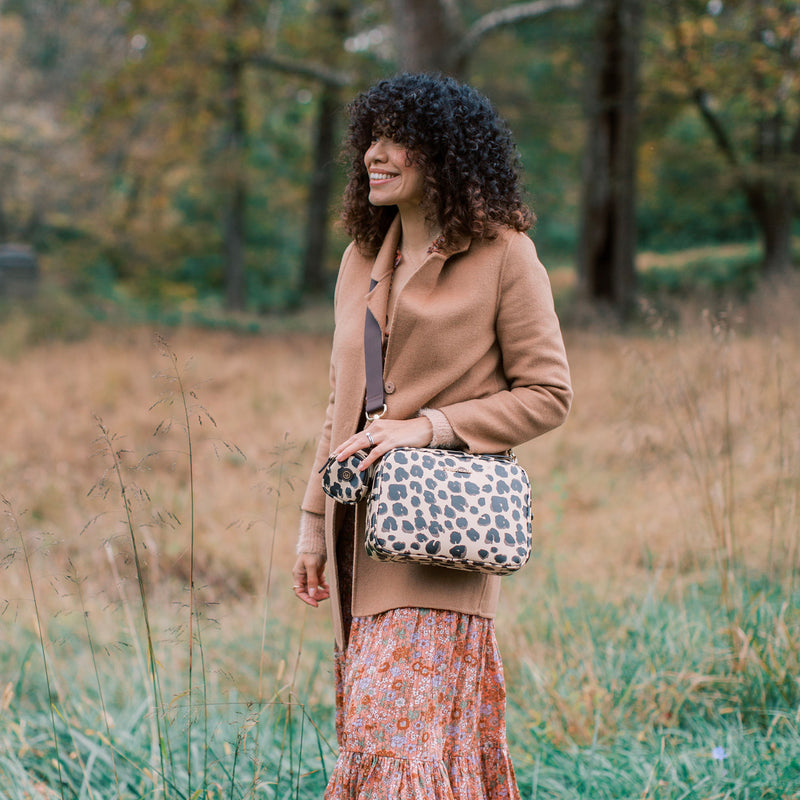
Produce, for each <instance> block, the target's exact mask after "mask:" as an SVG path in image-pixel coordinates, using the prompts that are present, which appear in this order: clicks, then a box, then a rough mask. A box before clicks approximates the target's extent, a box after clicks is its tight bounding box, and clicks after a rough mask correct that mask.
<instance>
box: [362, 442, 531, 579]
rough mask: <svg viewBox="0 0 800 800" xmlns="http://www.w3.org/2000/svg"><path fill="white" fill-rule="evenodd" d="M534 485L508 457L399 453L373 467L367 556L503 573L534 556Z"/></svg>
mask: <svg viewBox="0 0 800 800" xmlns="http://www.w3.org/2000/svg"><path fill="white" fill-rule="evenodd" d="M532 519H533V514H532V509H531V487H530V482H529V481H528V476H527V475H526V474H525V470H524V469H523V468H522V467H521V466H520V465H519V464H518V463H517V462H516V459H514V458H513V456H488V455H472V454H470V453H464V452H461V451H455V450H437V449H433V448H413V447H398V448H396V449H394V450H390V451H389V452H388V453H386V454H385V455H384V456H383V458H382V459H381V460H380V461H379V462H378V464H377V466H376V469H375V474H374V476H373V480H372V490H371V492H370V495H369V503H368V506H367V533H366V548H367V553H368V554H369V555H370V556H371V557H372V558H375V559H377V560H379V561H406V562H408V561H412V562H416V563H422V564H434V565H438V566H441V567H450V568H451V569H460V570H468V571H473V572H488V573H492V574H495V575H507V574H509V573H512V572H516V571H517V570H518V569H520V568H521V567H522V566H524V564H525V563H526V562H527V560H528V558H529V557H530V553H531V525H532Z"/></svg>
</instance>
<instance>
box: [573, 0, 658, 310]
mask: <svg viewBox="0 0 800 800" xmlns="http://www.w3.org/2000/svg"><path fill="white" fill-rule="evenodd" d="M639 3H640V0H602V1H601V2H598V3H597V8H596V15H597V16H596V52H595V55H594V60H593V61H591V62H590V63H591V68H590V71H589V92H588V108H587V117H588V120H587V121H588V133H587V142H586V149H585V155H584V168H583V208H582V214H581V233H580V243H579V247H578V272H579V277H580V285H581V290H582V292H583V294H584V296H586V297H588V298H589V299H590V300H592V301H602V302H606V303H608V304H609V305H610V306H611V307H612V308H613V309H614V310H615V311H616V312H617V313H618V314H619V315H620V316H621V317H623V318H624V317H626V316H627V315H628V314H629V313H630V311H631V308H632V303H633V296H634V289H635V282H636V270H635V255H636V231H635V217H636V210H635V174H636V145H637V141H636V139H637V137H636V130H637V102H636V98H637V84H638V79H637V75H638V61H639V36H640V30H641V19H642V10H641V7H640V4H639Z"/></svg>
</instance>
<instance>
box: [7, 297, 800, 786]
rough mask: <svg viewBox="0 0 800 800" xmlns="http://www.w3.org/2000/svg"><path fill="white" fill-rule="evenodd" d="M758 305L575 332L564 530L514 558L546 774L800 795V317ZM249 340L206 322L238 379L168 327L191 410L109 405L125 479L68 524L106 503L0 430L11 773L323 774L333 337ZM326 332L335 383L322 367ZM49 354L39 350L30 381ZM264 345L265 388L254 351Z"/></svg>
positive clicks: (533, 738) (105, 776) (546, 459)
mask: <svg viewBox="0 0 800 800" xmlns="http://www.w3.org/2000/svg"><path fill="white" fill-rule="evenodd" d="M771 311H774V309H771ZM756 312H757V309H755V310H753V309H751V310H750V311H749V312H748V313H750V314H755V313H756ZM740 317H741V315H740V313H739V312H738V311H736V310H730V311H726V312H725V314H724V315H720V314H718V313H709V314H707V315H705V317H704V322H703V326H702V328H698V329H696V330H686V331H683V332H675V333H666V334H665V333H664V331H663V330H662V331H659V332H658V333H657V334H653V333H652V332H648V333H647V334H646V335H643V336H630V335H629V336H622V335H620V334H618V333H615V332H608V331H603V330H600V331H599V332H598V331H597V330H592V331H589V332H586V333H585V334H584V333H582V332H568V347H569V350H570V355H571V359H572V363H573V371H574V376H575V382H576V389H577V400H576V407H575V409H574V412H573V417H572V419H571V420H570V421H569V422H568V423H567V426H566V427H565V428H564V429H563V432H561V431H559V432H557V433H554V434H550V435H548V436H547V437H544V439H542V440H541V441H540V442H536V443H533V444H532V445H530V446H526V447H524V448H520V451H519V455H520V458H521V459H522V460H523V461H524V462H526V464H527V465H528V466H529V467H530V471H531V473H532V476H533V478H534V485H535V490H536V499H537V543H538V552H537V556H536V558H534V559H533V561H532V562H531V564H530V565H529V567H527V568H526V571H525V572H524V573H523V574H522V575H520V576H516V577H514V578H510V579H507V583H506V584H505V587H504V594H503V598H504V599H503V603H502V606H501V614H500V617H501V618H500V620H499V621H498V635H499V637H500V640H501V648H502V651H503V653H504V660H505V664H506V674H507V684H508V689H509V695H508V724H509V740H510V744H511V749H512V756H513V758H514V760H515V765H516V768H517V774H518V778H519V782H520V786H521V789H522V793H523V797H525V798H536V799H537V800H539V799H541V798H547V799H548V800H550V798H552V800H556V798H558V799H559V800H563V798H586V799H587V800H606V798H607V799H608V800H611V799H612V798H614V800H621V799H622V798H637V799H638V800H645V798H646V799H647V800H651V799H653V800H654V799H655V798H658V800H685V799H686V798H697V799H698V800H700V798H709V800H710V799H711V798H720V800H721V798H757V797H758V798H776V800H777V799H778V798H781V800H786V799H788V798H800V766H799V765H800V732H799V731H800V684H798V674H800V619H798V609H799V608H800V595H799V594H798V581H797V572H798V563H797V557H798V537H799V536H800V533H798V527H797V513H796V510H797V493H798V475H799V474H800V443H798V441H797V437H796V432H797V430H798V429H800V426H799V425H798V409H797V407H796V404H794V403H793V402H792V398H793V397H794V396H796V393H797V390H798V376H797V375H796V374H795V371H793V370H791V369H790V365H791V364H792V363H794V359H795V358H796V357H797V356H798V354H800V348H798V341H797V337H796V335H792V334H791V332H789V333H787V332H786V331H787V329H786V328H783V329H782V330H780V331H778V330H774V331H772V332H770V333H769V334H768V335H766V334H765V335H762V334H757V335H750V333H749V332H748V324H749V323H748V319H747V318H746V317H744V318H740ZM765 327H768V326H765ZM215 342H217V340H215ZM221 342H222V344H217V343H215V344H213V345H208V342H206V346H207V347H210V348H217V349H216V350H215V351H214V352H215V353H216V354H217V360H216V362H215V366H214V369H213V371H215V372H216V373H218V374H219V375H220V381H219V382H220V383H221V389H219V388H217V387H214V386H213V385H212V384H209V383H204V384H202V386H201V383H200V382H199V381H197V380H196V379H194V378H193V373H192V370H193V369H194V367H193V366H192V365H191V364H190V365H186V366H183V365H181V362H180V360H179V359H178V358H177V356H176V355H175V352H174V351H173V350H172V349H171V348H169V347H168V346H167V345H166V343H165V342H163V341H161V342H160V343H159V344H158V348H157V350H158V351H159V352H160V355H159V368H158V369H157V370H156V371H157V373H158V377H157V381H158V384H159V386H160V387H162V389H163V391H162V393H161V394H160V396H159V399H158V401H157V402H156V403H155V404H153V403H151V402H150V401H149V400H148V401H146V402H144V403H143V407H144V408H147V407H150V408H151V409H152V410H153V411H156V412H159V413H164V414H165V416H164V419H162V420H159V421H157V422H156V423H153V422H152V421H147V422H139V421H138V418H136V417H135V416H133V415H131V414H129V415H128V416H127V417H125V416H123V418H122V421H123V422H124V423H125V425H124V426H123V429H126V430H128V431H130V433H129V434H128V436H126V437H123V436H121V435H119V434H117V433H115V432H114V430H115V429H120V427H121V426H120V421H119V419H117V422H116V424H112V423H110V422H108V421H106V420H100V421H99V423H96V424H99V426H100V427H97V429H96V430H97V431H99V434H100V435H99V438H98V442H97V443H98V447H97V458H96V459H94V460H93V463H94V465H95V466H94V470H95V471H97V470H98V467H97V464H98V462H102V465H103V466H102V469H103V470H104V472H103V475H102V477H101V479H100V480H99V481H97V484H96V488H95V489H94V491H93V492H92V494H91V497H90V498H89V500H90V501H91V502H92V503H95V504H96V505H99V506H100V508H99V509H98V508H97V507H96V505H95V506H92V509H93V510H92V512H91V514H92V516H91V518H90V521H89V523H85V522H81V523H80V525H78V529H80V530H81V533H80V534H78V535H76V536H74V537H72V538H70V537H69V536H67V535H66V534H63V535H62V538H61V539H60V540H59V538H58V534H57V533H53V534H51V535H47V534H45V533H43V531H46V530H47V529H48V527H51V526H53V524H54V520H55V519H57V518H59V517H62V518H63V519H64V520H69V521H72V520H73V519H74V518H75V517H76V516H77V514H76V509H83V506H81V505H80V503H81V502H82V498H80V497H79V496H78V495H77V493H75V492H72V494H70V492H69V491H67V490H62V489H60V485H59V484H51V483H47V484H46V485H47V486H48V487H51V488H52V490H53V493H54V495H55V497H57V498H62V501H59V502H56V501H55V500H48V499H47V498H44V499H43V498H42V496H41V495H40V494H37V493H36V491H34V490H35V488H36V483H37V482H42V481H45V480H48V478H47V476H48V475H49V474H50V470H48V469H41V470H38V471H32V470H33V468H32V467H25V466H22V465H21V464H11V466H10V467H8V468H7V467H6V464H7V462H4V461H2V459H0V475H2V476H3V477H4V480H5V482H6V483H8V482H9V476H12V474H13V470H14V469H18V471H19V473H20V476H21V479H20V483H18V484H16V493H18V494H21V495H23V496H25V497H26V498H27V499H26V500H25V503H26V504H27V505H28V508H27V510H20V511H18V510H17V509H15V508H14V504H13V503H12V502H11V500H9V504H8V505H7V506H6V509H7V511H11V512H13V513H12V515H11V516H9V515H8V514H7V515H6V525H5V528H6V532H5V534H4V537H3V539H2V548H3V549H2V551H0V563H1V564H2V566H3V572H2V578H3V582H2V585H3V586H4V587H5V588H4V592H3V596H2V598H1V599H0V625H2V626H3V627H2V635H0V675H2V678H0V798H3V800H5V798H8V799H9V800H20V799H21V798H23V797H24V798H55V797H65V798H73V797H74V798H106V797H108V798H111V797H113V798H139V797H158V798H165V799H166V798H170V800H171V799H172V798H194V797H197V798H200V797H204V798H215V799H216V798H231V799H232V798H237V799H238V798H262V797H263V798H319V797H320V796H321V795H322V789H323V786H324V784H325V782H326V779H327V775H328V774H329V770H330V768H331V765H332V763H333V759H334V757H335V748H334V746H333V708H332V678H331V675H330V653H329V649H330V647H329V639H330V633H329V630H328V628H327V625H326V623H325V622H324V619H325V616H326V615H325V614H324V613H323V614H322V615H319V614H314V613H312V612H309V613H306V609H305V608H304V607H302V608H300V610H298V608H299V607H296V606H294V605H290V599H291V595H290V593H289V592H288V590H287V589H288V585H289V581H288V579H287V580H282V579H281V577H280V572H279V571H284V570H286V569H287V568H288V564H289V562H290V559H291V541H292V539H293V537H294V526H295V523H296V507H295V506H296V502H295V501H296V497H297V491H296V488H295V484H294V481H295V476H296V475H303V474H304V473H305V471H306V469H307V466H308V461H309V459H310V449H309V448H308V447H307V446H306V445H305V444H304V443H303V437H304V436H305V435H306V434H305V431H306V430H307V429H306V428H304V427H303V426H304V425H305V424H306V420H307V418H313V419H312V421H311V422H310V423H308V424H309V426H311V427H313V428H315V427H316V424H317V422H318V419H319V417H320V416H321V409H322V406H323V405H324V398H325V395H326V387H325V385H324V360H325V357H326V352H325V351H326V350H327V342H326V341H319V342H317V341H316V340H314V341H313V342H311V343H310V340H302V339H300V340H298V339H294V340H292V341H291V342H289V341H285V342H284V341H282V340H281V339H272V340H270V341H269V342H268V343H266V344H265V343H263V342H259V341H257V340H245V339H238V338H227V337H226V338H224V339H222V340H221ZM125 346H126V347H127V346H128V343H127V342H126V343H125ZM186 346H193V347H200V339H197V340H196V339H194V338H192V339H191V340H188V338H187V341H186ZM86 347H87V352H91V353H92V354H93V357H98V354H99V353H101V352H102V351H100V350H99V349H92V348H95V347H96V345H95V343H93V342H89V343H88V344H87V345H86ZM298 350H299V352H300V353H301V355H302V358H301V357H300V356H298ZM242 351H244V352H245V353H246V356H245V358H244V361H241V360H237V359H239V358H240V356H241V352H242ZM71 352H73V353H74V352H77V351H71ZM204 352H211V349H209V350H205V351H204ZM34 356H35V357H39V356H38V355H36V354H34ZM60 356H61V357H62V358H63V353H61V354H60ZM41 357H42V358H43V357H44V354H41ZM134 358H136V355H135V353H132V354H131V359H134ZM262 359H263V361H262ZM301 361H302V363H303V367H304V368H303V369H296V370H292V369H291V368H290V367H291V365H295V366H297V364H299V363H300V362H301ZM317 361H318V362H319V363H318V364H317V366H323V369H321V370H319V372H320V374H321V375H322V379H321V380H320V381H319V385H317V384H316V383H315V384H313V386H312V384H310V383H308V382H306V383H303V382H302V380H305V377H304V376H305V375H306V374H311V373H313V372H314V369H313V368H312V367H311V366H305V365H306V364H312V363H316V362H317ZM133 363H134V362H133V360H132V361H131V365H129V366H128V367H126V369H125V370H124V372H122V371H120V370H119V368H117V367H111V368H109V370H108V375H109V376H110V379H111V380H112V382H113V384H114V385H116V386H117V387H118V389H117V391H118V393H119V394H121V395H125V396H126V397H127V396H130V397H132V398H134V399H136V402H138V403H140V404H142V399H141V398H142V395H143V393H144V392H143V387H142V386H141V385H140V384H143V385H144V388H147V389H148V391H149V392H150V394H152V385H151V384H148V383H147V382H144V381H140V380H136V379H131V378H129V376H128V373H129V372H131V370H133V366H132V365H133ZM135 363H136V364H137V367H136V369H138V370H140V371H141V372H143V373H144V367H143V366H142V362H135ZM164 363H166V369H163V368H162V367H163V364H164ZM262 365H263V366H262ZM276 365H277V366H276ZM78 366H79V365H78V364H77V362H76V363H75V369H77V368H78ZM26 368H27V365H26V364H25V363H15V366H14V370H17V371H18V372H19V373H20V374H22V375H24V377H25V380H26V381H27V382H28V385H29V387H30V386H31V385H32V384H33V383H34V382H35V379H36V375H37V374H38V372H35V371H31V372H26V371H25V370H26ZM3 369H4V367H3V365H2V364H0V378H3V377H4V374H3V373H2V370H3ZM259 369H263V371H264V372H266V373H268V376H267V378H266V379H265V380H264V381H263V382H261V383H259V384H258V386H257V388H253V387H252V386H251V385H250V384H248V383H243V382H242V380H241V378H238V377H236V376H237V375H241V374H249V373H251V372H253V371H257V370H259ZM39 371H40V372H43V373H46V372H47V370H46V369H45V370H41V369H40V370H39ZM8 374H10V373H8ZM8 374H6V375H5V377H8ZM275 374H280V375H281V381H280V382H278V381H276V380H275V379H274V377H272V378H270V377H269V375H273V376H274V375H275ZM51 375H52V372H51ZM279 383H280V384H281V385H278V384H279ZM284 384H285V385H284ZM6 385H9V384H8V383H7V384H6ZM29 391H32V389H30V388H29ZM51 391H52V390H51ZM215 392H216V397H217V402H218V403H219V402H221V401H222V399H223V398H225V397H226V396H229V395H231V393H233V394H235V396H236V399H237V404H236V405H235V406H234V407H235V409H236V410H235V412H234V413H233V414H230V413H228V419H229V421H228V425H229V426H230V425H231V424H232V423H233V424H234V425H237V424H239V423H240V422H241V427H239V428H238V430H237V436H238V437H239V441H240V442H241V441H244V442H245V446H243V447H241V448H239V447H237V446H236V445H233V444H231V443H230V441H228V440H227V439H223V438H221V436H220V434H219V433H218V430H217V427H216V423H215V418H216V419H221V418H224V416H225V413H224V411H223V414H222V416H220V414H219V412H218V411H217V410H216V408H215V414H214V417H212V416H211V414H209V413H208V412H207V411H206V410H205V409H206V403H205V402H203V403H201V401H200V395H201V394H203V399H204V400H205V397H206V394H209V395H211V396H212V397H214V396H215ZM62 393H63V392H62ZM99 396H100V397H101V398H102V402H101V403H100V406H101V407H102V410H103V414H102V416H103V417H105V418H106V419H108V418H112V419H113V418H114V417H115V416H116V417H119V416H120V413H119V409H120V404H119V401H118V400H116V397H117V395H116V394H112V393H111V389H109V388H107V387H103V388H102V390H100V394H99ZM297 397H304V398H313V399H305V400H304V401H303V402H302V403H296V402H295V404H294V405H292V402H291V399H292V398H297ZM42 402H43V403H44V401H42ZM62 404H63V400H62ZM315 405H316V406H318V407H315ZM57 407H58V408H61V405H59V406H57ZM227 410H228V411H229V409H227ZM279 411H280V413H279ZM154 429H155V437H154V438H153V439H152V441H153V442H155V446H153V447H148V442H149V441H151V434H152V433H153V430H154ZM252 430H256V434H255V435H252V436H248V431H252ZM287 430H293V431H295V432H296V436H297V435H299V438H300V441H301V443H300V444H296V443H295V442H294V441H293V439H294V437H292V436H290V435H289V434H288V433H287V432H286V431H287ZM12 434H13V431H12ZM35 436H36V431H35V430H33V428H32V427H29V429H28V438H31V437H34V438H35ZM54 437H55V433H52V434H51V438H50V442H49V444H50V448H51V449H50V451H49V452H50V453H51V459H52V461H51V463H50V464H49V465H48V466H50V467H52V468H53V470H54V471H55V469H56V467H57V464H58V463H60V462H61V461H63V458H62V457H61V456H59V455H57V448H58V447H59V443H58V442H57V441H55V440H54ZM13 441H15V442H17V443H16V445H15V446H16V447H17V448H22V447H24V446H25V444H26V442H24V441H22V440H19V441H17V440H13ZM263 442H268V443H269V444H268V446H267V447H265V446H264V445H263ZM73 447H74V445H73ZM259 448H260V449H259ZM28 452H29V453H30V451H28ZM253 452H255V453H256V455H255V457H253V455H252V453H253ZM204 459H206V460H204ZM208 463H210V464H211V466H208ZM262 464H263V465H264V466H263V467H261V466H260V465H262ZM76 469H77V467H76ZM31 476H32V477H31ZM71 477H72V475H71V473H70V472H69V471H65V472H64V477H63V480H62V483H63V484H66V485H68V486H74V485H79V484H73V483H69V482H68V479H69V478H71ZM22 481H29V482H31V486H32V488H31V490H30V491H29V492H28V493H27V494H26V493H25V491H24V487H23V483H22ZM6 494H7V495H8V496H9V497H12V494H11V493H10V492H6ZM251 495H254V496H255V497H256V498H257V501H256V504H255V510H251V508H250V507H249V506H246V503H245V501H246V499H247V498H248V497H249V496H251ZM220 506H223V507H226V508H227V509H228V510H227V511H224V512H222V513H221V512H220V511H219V507H220ZM82 513H87V512H86V511H85V510H83V511H82ZM226 515H228V516H227V517H226ZM230 515H232V516H234V517H236V518H235V519H234V520H233V521H231V520H230V518H229V516H230ZM66 524H67V523H66V522H65V525H66ZM98 535H99V542H97V544H96V546H94V547H93V546H92V542H93V541H96V539H97V536H98ZM92 536H94V537H95V539H92V538H91V537H92ZM45 543H47V544H48V545H50V546H49V547H45V546H44V545H45ZM23 544H24V545H25V547H27V550H26V551H24V552H23ZM276 570H278V571H276ZM21 574H22V575H25V576H26V577H25V582H24V583H23V582H22V581H21V580H20V579H19V576H20V575H21ZM231 576H233V577H231ZM29 612H30V613H29ZM36 614H38V617H39V619H38V621H37V622H35V623H32V624H31V623H29V622H28V621H27V618H28V616H35V615H36Z"/></svg>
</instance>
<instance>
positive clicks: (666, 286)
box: [639, 247, 760, 298]
mask: <svg viewBox="0 0 800 800" xmlns="http://www.w3.org/2000/svg"><path fill="white" fill-rule="evenodd" d="M759 273H760V263H759V256H758V252H757V250H756V248H754V247H742V248H736V249H735V250H734V251H733V252H731V251H729V250H718V251H713V250H712V251H710V252H703V253H702V254H699V255H693V254H692V253H691V252H688V253H687V254H686V255H685V256H684V258H683V259H682V260H681V262H680V263H673V264H671V265H664V266H652V267H649V268H648V269H646V270H642V271H641V272H640V273H639V288H640V290H641V291H642V293H643V294H645V295H648V296H658V295H661V294H669V295H673V296H676V297H688V296H690V295H691V294H693V293H697V292H706V293H711V294H714V295H717V296H719V295H723V294H727V295H734V296H737V297H740V298H741V297H746V296H747V295H749V294H750V293H751V292H752V291H753V289H755V288H756V286H757V285H758V277H759Z"/></svg>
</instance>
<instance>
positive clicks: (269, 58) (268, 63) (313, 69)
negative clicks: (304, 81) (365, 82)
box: [246, 53, 353, 89]
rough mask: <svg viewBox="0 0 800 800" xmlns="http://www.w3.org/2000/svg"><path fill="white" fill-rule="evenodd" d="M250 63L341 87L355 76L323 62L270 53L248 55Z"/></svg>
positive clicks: (350, 83)
mask: <svg viewBox="0 0 800 800" xmlns="http://www.w3.org/2000/svg"><path fill="white" fill-rule="evenodd" d="M246 61H247V63H248V64H252V65H253V66H256V67H263V68H264V69H274V70H276V71H277V72H284V73H286V74H288V75H300V76H302V77H305V78H311V79H312V80H315V81H319V82H320V83H323V84H325V85H326V86H332V87H334V88H337V89H341V88H344V87H347V86H351V85H352V84H353V76H352V75H348V74H347V73H345V72H337V71H336V70H333V69H329V68H328V67H326V66H324V65H322V64H313V63H307V62H304V61H293V60H292V59H289V58H282V57H281V56H274V55H270V54H268V53H261V54H258V55H251V56H248V57H247V59H246Z"/></svg>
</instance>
